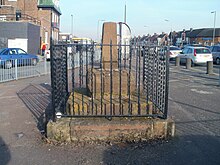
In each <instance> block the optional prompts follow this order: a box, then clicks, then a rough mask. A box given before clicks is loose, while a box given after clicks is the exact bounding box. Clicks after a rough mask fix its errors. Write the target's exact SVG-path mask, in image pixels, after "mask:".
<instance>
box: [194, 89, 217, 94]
mask: <svg viewBox="0 0 220 165" xmlns="http://www.w3.org/2000/svg"><path fill="white" fill-rule="evenodd" d="M191 91H193V92H196V93H199V94H206V95H207V94H208V95H210V94H213V92H208V91H203V90H197V89H191Z"/></svg>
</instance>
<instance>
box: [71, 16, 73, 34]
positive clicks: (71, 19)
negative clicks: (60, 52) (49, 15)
mask: <svg viewBox="0 0 220 165" xmlns="http://www.w3.org/2000/svg"><path fill="white" fill-rule="evenodd" d="M71 35H73V15H72V14H71Z"/></svg>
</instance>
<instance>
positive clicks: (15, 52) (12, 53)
mask: <svg viewBox="0 0 220 165" xmlns="http://www.w3.org/2000/svg"><path fill="white" fill-rule="evenodd" d="M9 54H10V55H14V54H17V51H16V50H15V49H11V50H10V51H9Z"/></svg>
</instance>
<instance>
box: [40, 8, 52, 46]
mask: <svg viewBox="0 0 220 165" xmlns="http://www.w3.org/2000/svg"><path fill="white" fill-rule="evenodd" d="M38 18H39V20H40V21H41V41H42V42H44V43H46V44H48V45H47V46H48V47H49V46H50V44H49V43H50V33H51V10H48V9H39V11H38Z"/></svg>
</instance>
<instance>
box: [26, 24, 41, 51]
mask: <svg viewBox="0 0 220 165" xmlns="http://www.w3.org/2000/svg"><path fill="white" fill-rule="evenodd" d="M27 25H28V32H27V38H28V52H29V53H32V54H40V46H41V44H40V26H36V25H33V24H30V23H29V24H27Z"/></svg>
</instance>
